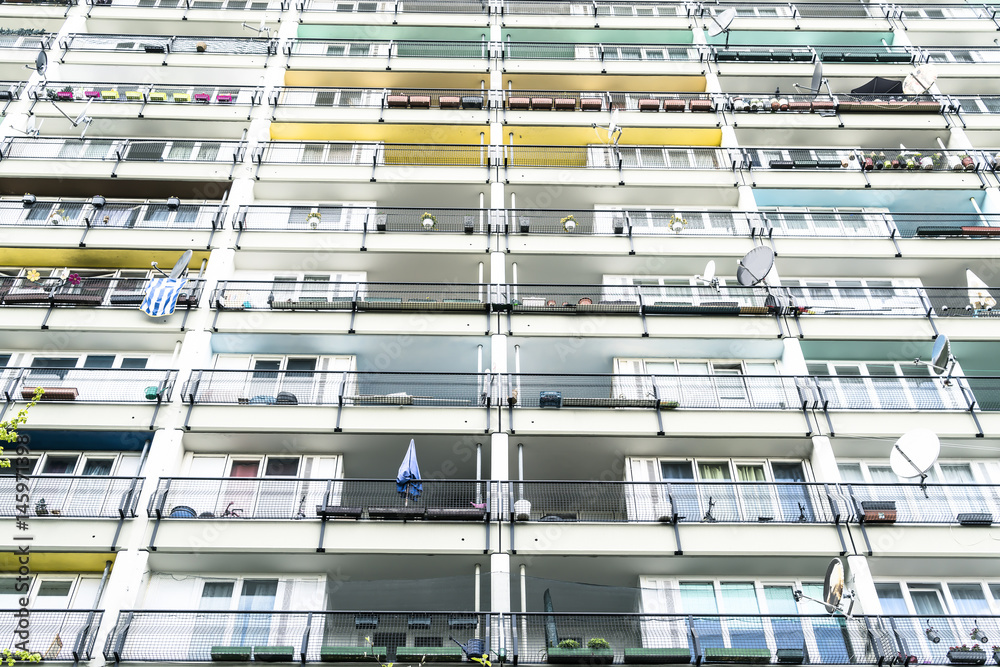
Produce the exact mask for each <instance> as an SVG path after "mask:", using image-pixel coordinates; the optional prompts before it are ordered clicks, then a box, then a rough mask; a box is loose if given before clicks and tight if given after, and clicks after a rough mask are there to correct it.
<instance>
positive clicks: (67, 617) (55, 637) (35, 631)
mask: <svg viewBox="0 0 1000 667" xmlns="http://www.w3.org/2000/svg"><path fill="white" fill-rule="evenodd" d="M16 613H17V610H16V609H9V610H5V611H0V616H2V618H3V621H0V633H3V637H4V643H3V645H2V647H3V648H4V649H10V650H11V651H13V650H14V648H15V645H16V644H20V643H21V642H22V641H24V640H27V646H28V651H29V652H31V653H38V654H39V655H41V656H42V660H44V661H46V662H49V661H66V662H69V661H73V662H77V661H80V660H90V658H91V657H92V656H93V650H94V642H95V641H97V628H98V627H100V625H101V618H102V617H103V616H104V612H103V611H96V610H94V611H89V610H73V611H67V610H65V609H60V610H48V609H37V610H36V609H32V610H31V616H30V624H31V627H30V631H29V632H28V634H29V637H27V638H22V637H19V636H18V627H19V626H18V621H19V619H18V617H17V616H15V614H16Z"/></svg>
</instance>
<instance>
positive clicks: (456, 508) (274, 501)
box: [147, 477, 491, 521]
mask: <svg viewBox="0 0 1000 667" xmlns="http://www.w3.org/2000/svg"><path fill="white" fill-rule="evenodd" d="M490 485H491V483H490V482H488V481H475V480H433V479H426V480H420V481H419V482H416V483H413V484H410V485H409V486H407V487H404V491H403V492H400V490H399V489H400V487H399V486H398V485H397V484H396V480H395V479H388V480H384V479H291V478H285V479H282V478H273V477H272V478H264V479H239V478H225V479H207V478H200V479H194V478H181V477H174V478H161V479H160V481H159V484H158V486H157V489H156V492H155V493H154V494H153V496H152V497H151V498H150V499H149V505H148V507H147V513H148V514H149V516H151V517H153V516H155V517H162V518H175V519H176V518H182V519H194V518H199V519H217V518H223V519H228V518H232V519H315V518H319V517H323V516H326V517H333V518H354V519H372V520H390V521H391V520H414V519H429V520H435V519H438V520H462V521H471V520H479V521H484V520H487V519H488V514H487V501H488V497H489V496H490V495H491V486H490Z"/></svg>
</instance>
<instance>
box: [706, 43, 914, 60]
mask: <svg viewBox="0 0 1000 667" xmlns="http://www.w3.org/2000/svg"><path fill="white" fill-rule="evenodd" d="M711 53H712V56H711V57H712V59H713V60H714V61H715V62H717V63H813V62H816V59H817V58H818V59H819V60H821V61H822V62H824V63H847V64H876V63H878V64H896V65H908V64H910V63H912V62H914V61H915V59H916V56H915V54H914V52H913V51H911V50H910V48H908V47H905V46H860V45H845V46H838V45H828V44H824V45H822V46H816V47H810V46H788V45H773V46H770V45H768V46H765V45H753V46H750V45H747V46H744V45H740V46H735V45H730V46H728V47H722V46H715V47H712V49H711Z"/></svg>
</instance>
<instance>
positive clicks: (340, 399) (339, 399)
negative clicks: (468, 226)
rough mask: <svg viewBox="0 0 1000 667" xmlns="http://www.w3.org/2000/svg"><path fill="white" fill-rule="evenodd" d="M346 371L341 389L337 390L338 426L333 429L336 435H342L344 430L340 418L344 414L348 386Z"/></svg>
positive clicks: (342, 378) (341, 381)
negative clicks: (345, 393)
mask: <svg viewBox="0 0 1000 667" xmlns="http://www.w3.org/2000/svg"><path fill="white" fill-rule="evenodd" d="M348 372H349V371H344V373H343V377H341V379H340V387H339V388H338V389H337V424H336V425H335V426H334V428H333V432H334V433H342V432H343V430H344V429H342V428H341V427H340V417H341V415H342V414H343V412H344V388H345V387H346V386H347V373H348Z"/></svg>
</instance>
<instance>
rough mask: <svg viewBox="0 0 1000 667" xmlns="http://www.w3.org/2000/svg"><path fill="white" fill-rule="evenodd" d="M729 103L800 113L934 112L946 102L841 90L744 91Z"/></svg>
mask: <svg viewBox="0 0 1000 667" xmlns="http://www.w3.org/2000/svg"><path fill="white" fill-rule="evenodd" d="M727 106H728V107H729V108H730V109H731V110H733V111H735V112H739V113H755V112H767V113H771V112H778V113H785V112H793V113H795V112H798V113H804V112H805V113H808V112H817V113H830V114H832V113H834V112H835V111H837V110H839V111H841V112H850V111H856V112H879V111H884V112H890V113H903V112H908V111H920V112H934V113H938V112H940V111H941V110H942V103H941V101H940V100H938V99H936V98H935V96H933V95H901V94H900V95H863V94H847V93H838V94H837V95H830V96H820V97H817V96H816V95H814V94H790V95H789V94H781V95H775V94H774V93H740V94H735V93H733V94H730V95H729V96H728V102H727Z"/></svg>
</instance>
